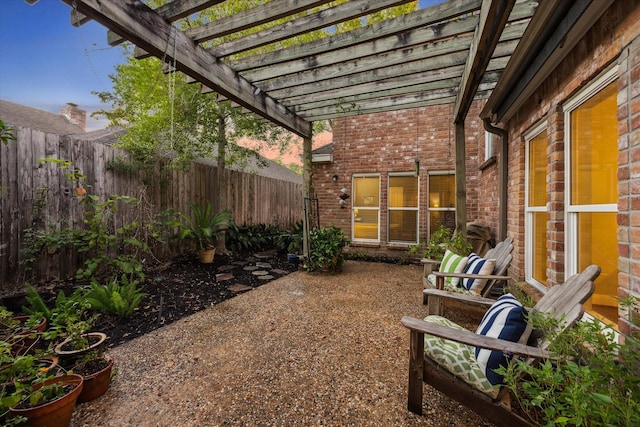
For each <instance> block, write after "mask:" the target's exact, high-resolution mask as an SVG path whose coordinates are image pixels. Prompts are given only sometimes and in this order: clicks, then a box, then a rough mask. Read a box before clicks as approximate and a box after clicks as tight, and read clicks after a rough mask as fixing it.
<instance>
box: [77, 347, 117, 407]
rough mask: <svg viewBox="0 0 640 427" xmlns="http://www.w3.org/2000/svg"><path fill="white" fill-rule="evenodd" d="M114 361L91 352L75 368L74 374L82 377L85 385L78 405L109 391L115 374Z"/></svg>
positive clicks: (97, 352)
mask: <svg viewBox="0 0 640 427" xmlns="http://www.w3.org/2000/svg"><path fill="white" fill-rule="evenodd" d="M113 364H114V362H113V359H112V358H110V357H106V356H104V355H103V354H102V353H101V352H99V351H97V350H93V351H90V352H89V353H87V354H86V355H85V356H84V357H82V358H81V359H80V361H79V362H78V363H77V364H76V365H75V366H74V367H73V369H72V372H73V373H74V374H78V375H82V378H83V380H84V385H83V387H82V392H81V393H80V395H79V396H78V403H83V402H89V401H91V400H94V399H97V398H98V397H100V396H102V395H103V394H104V393H106V391H107V390H108V389H109V385H110V384H111V376H112V372H113Z"/></svg>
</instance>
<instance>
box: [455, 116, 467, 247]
mask: <svg viewBox="0 0 640 427" xmlns="http://www.w3.org/2000/svg"><path fill="white" fill-rule="evenodd" d="M454 124H455V141H456V231H457V232H458V233H463V236H466V235H467V168H466V165H465V160H466V157H467V150H466V147H465V143H464V139H465V135H464V119H460V120H456V121H455V123H454Z"/></svg>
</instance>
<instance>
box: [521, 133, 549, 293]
mask: <svg viewBox="0 0 640 427" xmlns="http://www.w3.org/2000/svg"><path fill="white" fill-rule="evenodd" d="M525 141H526V144H527V146H526V154H525V155H526V165H527V172H526V176H527V183H526V188H525V191H526V194H525V244H526V254H527V256H526V258H525V260H526V261H525V277H526V280H527V282H529V283H533V284H537V285H540V286H545V284H546V282H547V162H548V156H547V131H546V129H544V123H542V124H540V125H538V126H536V127H535V128H534V129H533V130H532V131H531V132H529V133H528V134H527V135H525Z"/></svg>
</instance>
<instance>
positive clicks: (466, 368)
mask: <svg viewBox="0 0 640 427" xmlns="http://www.w3.org/2000/svg"><path fill="white" fill-rule="evenodd" d="M599 274H600V267H598V266H596V265H591V266H589V267H587V268H586V269H585V270H584V271H583V272H582V273H580V274H576V275H573V276H571V277H570V278H569V279H568V280H567V281H566V282H565V283H564V284H562V285H557V286H553V287H552V288H550V289H549V290H548V291H547V292H546V294H545V295H544V296H543V297H542V298H541V299H540V300H539V301H538V302H537V303H536V305H535V306H534V307H533V308H532V309H531V311H530V312H531V313H534V312H540V313H545V314H546V315H547V316H549V317H553V318H555V319H558V320H559V322H558V324H559V326H558V327H559V328H560V329H561V330H565V329H566V328H569V327H571V326H572V325H573V324H574V323H575V322H576V321H577V320H578V319H579V318H580V317H581V316H582V314H583V311H584V308H583V304H584V302H585V301H586V300H587V299H588V298H589V297H590V296H591V294H592V293H593V291H594V284H593V281H594V280H595V278H596V277H598V275H599ZM509 298H511V299H513V300H515V299H514V298H513V297H512V296H510V295H505V296H503V297H501V298H500V299H499V300H498V301H495V300H492V299H488V298H483V297H479V296H473V295H463V294H457V293H452V292H447V291H444V290H434V291H433V293H432V294H431V296H430V299H431V300H435V299H452V300H456V301H459V302H461V303H468V304H471V305H476V306H478V305H480V306H485V307H491V308H489V310H494V309H495V307H496V306H499V305H500V304H511V305H512V306H514V307H515V308H518V307H517V304H514V303H513V302H512V301H509ZM503 299H504V301H501V300H503ZM520 308H521V309H522V307H521V306H520ZM514 312H515V311H514ZM488 317H490V316H486V315H485V318H483V324H481V328H479V329H480V333H474V332H471V331H468V330H466V329H464V328H462V327H460V326H458V325H456V324H455V323H453V322H451V321H449V320H448V319H446V318H444V317H441V316H427V317H426V318H425V320H420V319H415V318H412V317H408V316H405V317H403V318H402V324H403V325H404V326H405V327H407V328H409V329H410V343H409V385H408V399H407V407H408V409H409V410H410V411H411V412H414V413H416V414H419V415H421V414H422V392H423V389H422V387H423V384H422V383H423V382H425V383H427V384H429V385H431V386H433V387H434V388H436V389H437V390H439V391H441V392H442V393H444V394H445V395H447V396H449V397H450V398H452V399H455V400H457V401H458V402H460V403H462V404H463V405H465V406H467V407H469V408H470V409H472V410H473V411H475V412H477V413H478V414H480V415H482V416H484V417H486V418H488V419H489V420H490V421H491V422H493V423H495V424H497V425H499V426H513V425H519V426H520V425H532V424H531V423H530V422H528V421H527V420H526V419H524V418H523V417H521V416H520V415H519V414H517V413H514V412H513V411H512V410H511V405H510V393H509V390H508V389H507V388H506V387H504V386H501V385H500V384H496V385H492V384H491V383H490V380H489V379H488V376H487V374H488V373H489V370H488V368H486V370H483V369H481V368H480V366H479V365H478V363H479V361H480V357H478V358H476V356H475V355H474V354H475V348H478V349H488V350H491V351H492V352H491V357H493V356H494V355H497V356H498V357H501V358H503V359H504V355H505V354H510V355H513V356H515V357H522V358H526V360H527V361H528V362H529V363H533V362H534V361H536V360H537V359H540V358H544V357H548V356H549V354H548V352H547V351H546V349H547V347H548V344H549V343H548V342H547V341H546V340H544V339H542V338H540V339H537V340H532V341H536V344H535V345H534V344H527V343H528V342H529V338H530V337H531V333H532V327H531V324H527V322H526V320H525V321H524V327H523V328H522V330H521V331H519V332H521V335H520V333H519V334H518V335H520V338H519V339H513V342H512V341H510V340H505V339H498V338H492V336H500V337H504V335H503V333H502V331H504V330H505V329H507V328H505V329H503V330H501V331H500V333H499V334H495V333H494V334H492V333H486V335H483V332H486V331H485V330H484V329H482V328H483V326H482V325H484V322H485V319H487V318H488ZM521 317H522V318H526V316H524V315H523V316H521ZM496 323H497V322H496ZM493 332H496V331H493ZM511 338H513V337H511Z"/></svg>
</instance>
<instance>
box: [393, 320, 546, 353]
mask: <svg viewBox="0 0 640 427" xmlns="http://www.w3.org/2000/svg"><path fill="white" fill-rule="evenodd" d="M402 324H403V325H404V326H405V327H406V328H408V329H410V330H411V331H414V332H418V333H421V334H428V335H433V336H436V337H440V338H444V339H448V340H451V341H456V342H459V343H462V344H467V345H471V346H474V347H480V348H486V349H489V350H495V351H501V352H503V353H509V354H513V355H520V356H527V357H534V358H536V359H541V358H548V357H550V356H551V355H550V353H549V352H547V351H545V350H543V349H541V348H538V347H531V346H528V345H525V344H519V343H515V342H511V341H506V340H501V339H498V338H491V337H487V336H484V335H478V334H476V333H474V332H471V331H467V330H458V329H452V328H449V327H447V326H442V325H438V324H435V323H430V322H425V321H424V320H420V319H416V318H413V317H409V316H404V317H403V318H402Z"/></svg>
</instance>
